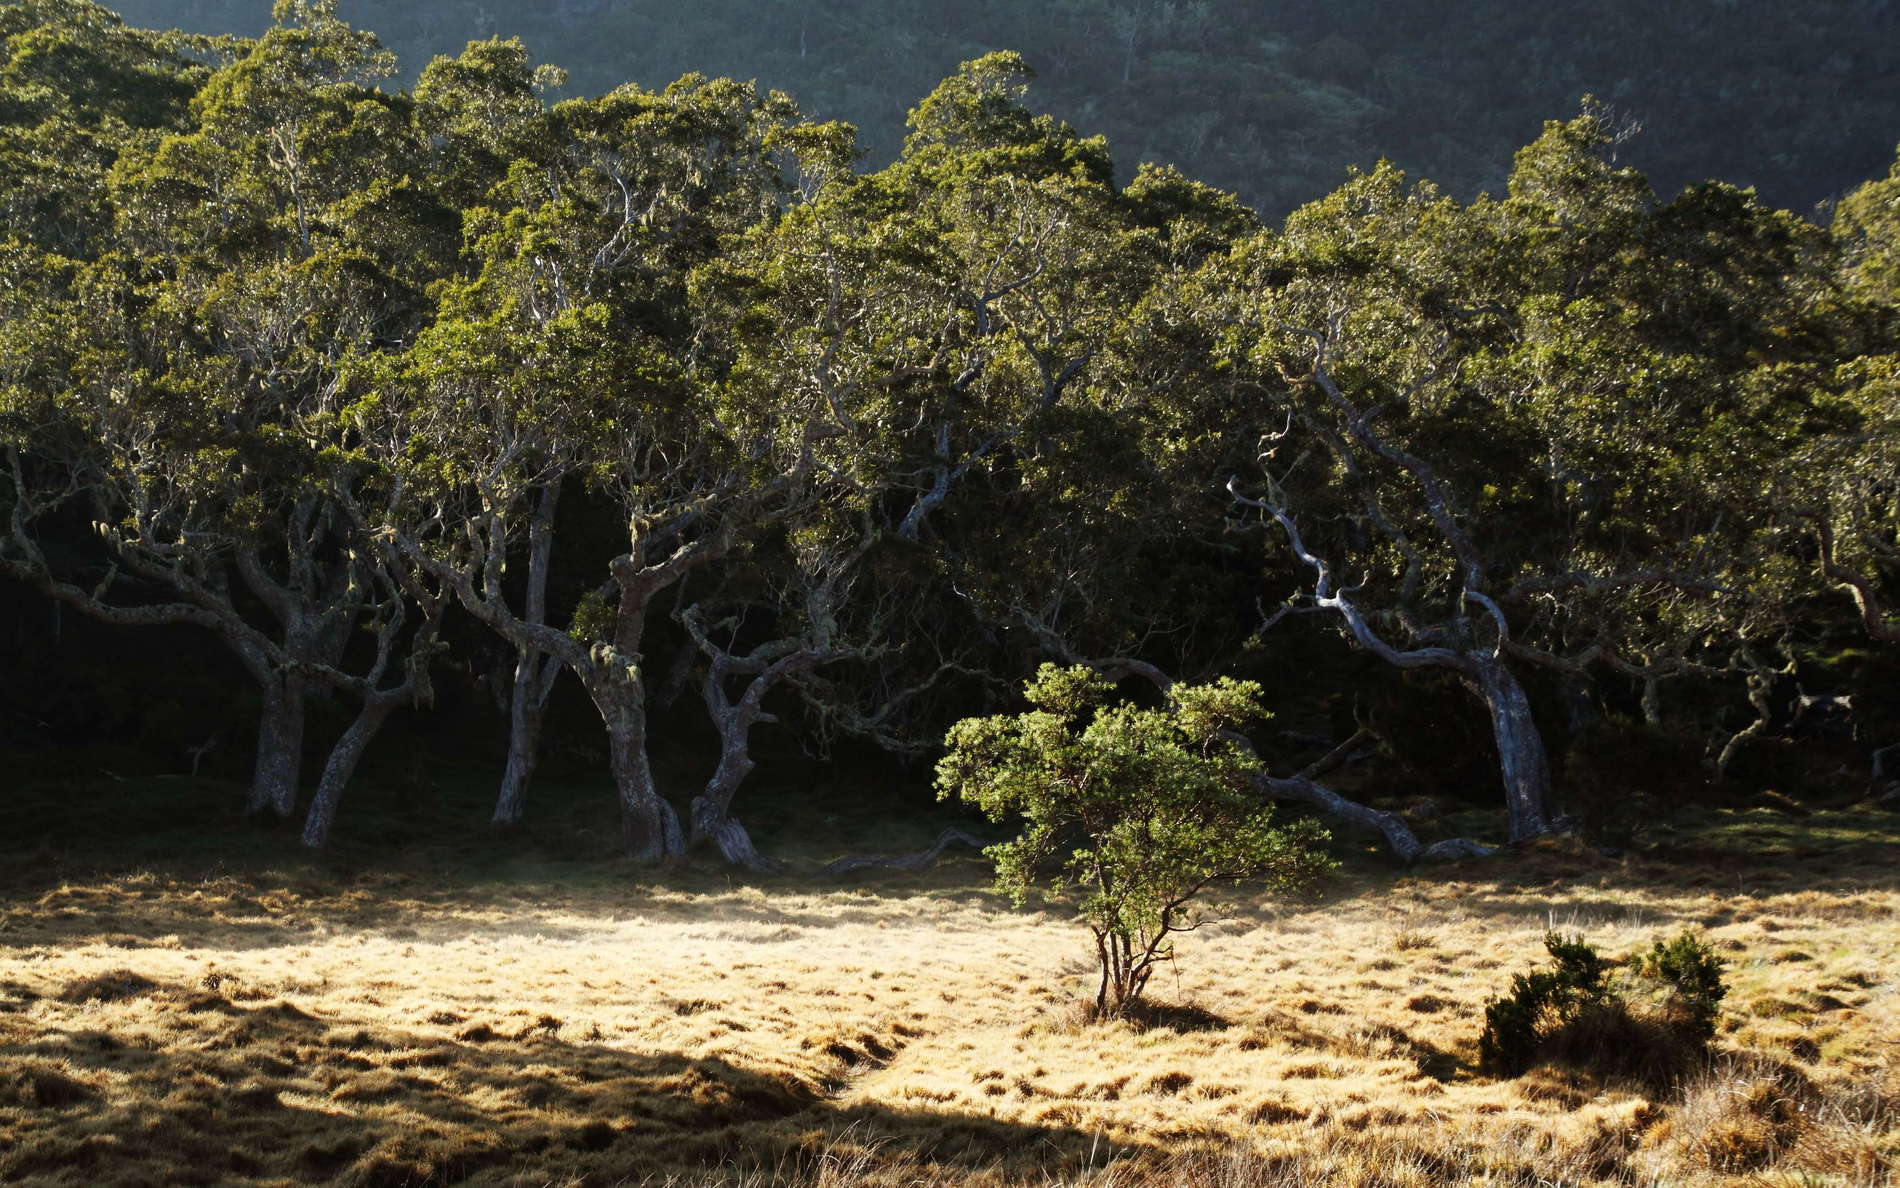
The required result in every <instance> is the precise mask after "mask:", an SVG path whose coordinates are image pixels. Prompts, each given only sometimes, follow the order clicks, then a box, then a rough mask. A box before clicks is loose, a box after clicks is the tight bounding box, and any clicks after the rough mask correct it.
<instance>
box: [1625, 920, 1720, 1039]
mask: <svg viewBox="0 0 1900 1188" xmlns="http://www.w3.org/2000/svg"><path fill="white" fill-rule="evenodd" d="M1727 965H1728V962H1726V961H1724V960H1722V959H1721V958H1720V957H1718V956H1716V954H1715V950H1714V949H1711V948H1710V947H1709V946H1708V944H1707V942H1705V941H1703V940H1702V938H1701V937H1698V936H1697V935H1696V934H1695V933H1693V932H1685V933H1683V934H1682V935H1680V936H1678V937H1676V939H1674V940H1672V941H1669V942H1667V943H1664V942H1663V941H1657V942H1656V947H1655V948H1653V949H1651V950H1650V951H1649V952H1647V953H1645V954H1643V955H1642V957H1641V959H1640V964H1639V965H1638V969H1639V970H1640V971H1641V973H1642V975H1643V976H1644V977H1646V978H1649V979H1651V980H1653V981H1656V982H1659V983H1661V984H1662V985H1663V986H1664V987H1665V988H1666V995H1667V997H1666V998H1665V999H1664V1004H1663V1009H1664V1011H1665V1012H1667V1013H1668V1014H1669V1016H1671V1019H1672V1021H1673V1022H1675V1023H1676V1024H1677V1025H1678V1026H1680V1027H1682V1028H1683V1029H1684V1030H1685V1031H1687V1032H1689V1033H1690V1034H1692V1035H1695V1036H1699V1037H1700V1038H1701V1039H1702V1041H1703V1042H1704V1043H1707V1042H1708V1041H1709V1040H1711V1039H1714V1038H1715V1016H1716V1014H1717V1013H1718V1012H1719V1011H1720V1010H1721V1002H1722V999H1723V998H1724V997H1726V996H1727V994H1728V987H1727V986H1725V985H1723V984H1722V970H1723V968H1724V967H1725V966H1727Z"/></svg>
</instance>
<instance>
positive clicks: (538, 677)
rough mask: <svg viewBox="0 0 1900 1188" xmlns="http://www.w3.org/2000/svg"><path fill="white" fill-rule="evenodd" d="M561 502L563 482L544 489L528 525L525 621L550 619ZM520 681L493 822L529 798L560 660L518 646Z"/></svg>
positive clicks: (514, 820) (516, 820)
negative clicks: (557, 513)
mask: <svg viewBox="0 0 1900 1188" xmlns="http://www.w3.org/2000/svg"><path fill="white" fill-rule="evenodd" d="M560 501H561V485H560V484H559V483H549V484H547V485H546V486H544V487H542V488H541V494H540V498H539V499H538V500H537V501H536V503H535V509H534V519H533V521H532V522H531V523H530V524H529V526H528V589H527V598H526V605H525V606H524V607H523V614H522V619H523V621H524V622H525V623H527V624H529V625H530V626H535V627H539V626H544V625H545V624H546V623H547V621H548V577H549V574H550V571H551V570H552V568H553V557H554V513H555V510H556V509H557V508H558V507H559V505H560ZM515 651H516V657H515V680H514V687H513V689H512V690H511V692H510V696H509V700H508V766H507V767H506V768H505V769H504V770H503V772H502V777H501V788H500V789H499V790H498V791H497V792H496V793H495V815H494V817H493V818H492V819H491V824H495V825H519V824H520V823H521V817H522V813H523V812H524V811H525V809H526V806H527V799H528V785H529V784H530V783H531V782H533V780H534V769H535V766H536V764H537V762H538V761H539V760H540V757H541V727H542V725H543V724H544V723H545V721H546V720H547V710H548V698H549V696H551V695H552V694H553V692H554V682H555V680H556V678H558V677H559V676H560V675H561V662H560V660H559V659H558V658H556V657H553V656H549V655H547V654H545V653H543V652H541V651H540V650H539V649H537V648H534V647H532V646H530V645H529V644H526V643H516V645H515Z"/></svg>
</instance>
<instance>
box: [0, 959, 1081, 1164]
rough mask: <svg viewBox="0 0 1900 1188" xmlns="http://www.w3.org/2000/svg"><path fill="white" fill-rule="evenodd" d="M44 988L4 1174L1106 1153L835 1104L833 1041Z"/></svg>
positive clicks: (1048, 1131)
mask: <svg viewBox="0 0 1900 1188" xmlns="http://www.w3.org/2000/svg"><path fill="white" fill-rule="evenodd" d="M59 1001H60V1003H61V1006H59V1007H52V1006H51V1004H40V1005H41V1006H42V1007H44V1008H46V1009H43V1010H42V1011H41V1012H39V1014H38V1021H37V1024H36V1025H32V1026H27V1025H24V1023H23V1021H21V1020H20V1017H19V1015H18V1014H17V1013H15V1014H13V1015H11V1016H9V1015H7V1014H0V1181H4V1182H18V1181H20V1180H27V1179H35V1178H40V1177H44V1178H47V1179H48V1180H51V1181H54V1182H61V1181H65V1182H73V1183H85V1184H134V1183H138V1184H147V1183H174V1184H190V1183H206V1184H208V1183H246V1182H264V1181H269V1182H286V1181H293V1182H302V1183H307V1182H338V1183H351V1184H367V1185H398V1184H412V1183H425V1182H426V1183H452V1182H457V1181H461V1180H465V1179H468V1178H470V1177H476V1176H479V1177H480V1178H482V1179H484V1180H486V1179H490V1178H493V1177H495V1176H496V1175H500V1174H522V1175H531V1176H533V1177H535V1178H536V1181H535V1182H548V1181H553V1182H563V1181H567V1180H575V1179H585V1180H586V1181H587V1182H590V1183H591V1182H603V1183H614V1182H620V1181H625V1180H633V1181H639V1180H640V1179H642V1178H643V1177H646V1176H649V1175H653V1174H659V1175H665V1174H670V1173H678V1174H693V1173H700V1172H704V1171H707V1170H709V1169H723V1170H725V1171H726V1172H728V1173H730V1172H735V1171H736V1172H744V1171H747V1170H752V1169H759V1170H763V1171H766V1172H776V1173H777V1174H778V1175H779V1176H780V1177H782V1178H784V1179H786V1180H789V1181H792V1182H802V1181H803V1180H804V1179H805V1178H806V1175H805V1173H807V1172H809V1171H811V1170H813V1169H814V1168H815V1167H816V1166H817V1164H818V1162H819V1161H821V1160H824V1159H833V1160H835V1159H838V1158H840V1157H841V1155H846V1156H848V1155H850V1154H851V1153H853V1152H858V1153H864V1152H870V1153H872V1154H874V1156H875V1158H877V1159H878V1160H880V1161H882V1160H887V1159H893V1158H907V1159H911V1160H914V1161H916V1162H917V1163H918V1164H920V1165H935V1166H937V1167H940V1168H945V1169H954V1170H975V1169H981V1168H990V1167H999V1168H1006V1169H1011V1170H1021V1171H1035V1170H1040V1169H1047V1168H1060V1167H1063V1166H1068V1167H1073V1168H1080V1167H1082V1166H1084V1165H1085V1163H1086V1162H1087V1161H1090V1160H1094V1161H1100V1160H1101V1159H1102V1158H1104V1157H1105V1155H1106V1154H1108V1153H1107V1152H1106V1151H1105V1150H1104V1149H1103V1147H1102V1145H1101V1144H1100V1143H1099V1141H1098V1140H1097V1138H1096V1136H1094V1135H1091V1134H1087V1133H1083V1132H1080V1131H1077V1130H1073V1129H1070V1128H1066V1127H1061V1126H1033V1125H1019V1124H1011V1123H1005V1122H1000V1121H997V1120H995V1119H992V1118H985V1117H976V1116H966V1115H957V1114H945V1113H932V1112H927V1111H921V1110H920V1111H908V1110H898V1109H890V1108H885V1107H882V1106H866V1105H855V1106H849V1107H846V1106H844V1105H842V1104H841V1103H840V1102H839V1101H838V1100H837V1096H836V1095H837V1094H838V1093H839V1092H840V1091H841V1090H842V1089H844V1088H845V1087H847V1086H848V1084H849V1083H850V1081H851V1079H852V1078H853V1077H854V1076H856V1075H859V1074H861V1073H862V1072H864V1071H866V1069H867V1067H868V1066H867V1065H863V1064H858V1063H845V1062H839V1061H831V1060H830V1059H829V1058H827V1059H826V1062H824V1063H821V1064H817V1065H814V1066H813V1067H812V1068H810V1069H802V1070H794V1069H787V1068H770V1067H747V1066H746V1065H745V1064H744V1063H743V1062H741V1061H740V1060H738V1059H736V1058H732V1057H727V1056H689V1055H684V1054H679V1053H670V1052H650V1051H631V1050H625V1049H621V1048H617V1047H612V1046H609V1045H607V1044H604V1043H601V1042H599V1041H598V1040H596V1039H594V1038H592V1037H584V1036H578V1035H574V1036H569V1035H566V1034H563V1033H562V1029H561V1025H560V1024H559V1022H558V1021H556V1020H551V1019H542V1020H539V1021H537V1022H535V1023H532V1024H529V1025H528V1026H527V1027H525V1028H522V1029H521V1030H519V1031H518V1032H516V1033H514V1034H504V1033H501V1032H498V1031H497V1030H496V1029H495V1028H494V1027H491V1026H488V1025H486V1024H474V1025H468V1026H465V1024H467V1023H468V1020H466V1019H463V1018H459V1017H455V1016H452V1015H448V1014H446V1013H442V1014H437V1015H435V1016H431V1017H430V1018H429V1019H427V1020H417V1021H416V1025H415V1026H414V1027H413V1028H398V1027H390V1026H386V1025H366V1024H364V1023H362V1022H361V1021H360V1020H351V1019H347V1018H340V1017H320V1016H317V1015H314V1014H311V1013H308V1012H306V1011H304V1010H302V1009H300V1008H299V1007H297V1006H294V1005H292V1004H290V1003H288V1002H281V1001H280V1002H272V1003H262V1004H246V1003H240V1002H233V1001H231V1000H229V999H227V998H225V997H223V996H222V995H220V994H219V993H217V991H216V990H215V989H203V988H194V987H186V986H178V985H165V984H159V983H154V982H152V981H150V980H149V979H144V978H139V977H134V976H132V975H130V974H129V973H128V974H126V975H124V976H114V975H107V976H105V977H97V978H93V979H89V980H88V981H87V982H85V983H84V984H81V983H74V985H73V986H71V987H68V988H67V991H66V992H63V993H61V994H60V995H59ZM158 1037H162V1038H158ZM860 1055H861V1054H860Z"/></svg>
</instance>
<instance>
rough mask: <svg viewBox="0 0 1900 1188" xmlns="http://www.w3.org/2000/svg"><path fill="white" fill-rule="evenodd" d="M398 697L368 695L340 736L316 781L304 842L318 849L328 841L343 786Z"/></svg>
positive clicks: (306, 822) (383, 694)
mask: <svg viewBox="0 0 1900 1188" xmlns="http://www.w3.org/2000/svg"><path fill="white" fill-rule="evenodd" d="M399 700H400V695H392V694H386V693H378V694H374V695H372V696H371V697H369V698H368V699H367V700H366V701H365V702H364V703H363V708H362V709H361V710H360V711H358V713H357V715H356V720H355V721H353V722H351V723H350V725H349V728H348V729H346V730H344V732H343V734H342V736H341V737H339V738H338V739H337V741H336V745H335V746H333V747H331V748H330V758H329V760H328V761H327V762H325V763H324V765H323V775H322V777H321V778H320V779H319V780H318V781H317V794H316V795H315V796H314V797H312V798H311V800H310V812H309V814H308V815H306V816H305V818H304V824H303V838H302V840H303V844H304V845H306V846H309V847H310V848H311V849H313V850H318V849H322V848H323V847H324V846H326V845H328V844H329V842H330V827H331V826H332V825H334V824H335V823H336V810H337V805H338V804H339V803H341V801H342V799H343V789H344V788H345V787H347V786H348V785H349V782H350V778H351V777H352V776H354V775H355V774H356V767H357V764H358V763H359V762H361V760H362V758H363V752H364V751H366V750H368V749H369V744H370V742H371V740H373V739H374V738H375V737H376V734H377V732H378V731H379V730H381V729H382V727H383V723H384V722H386V721H388V720H389V714H390V711H392V710H394V709H395V708H396V704H397V702H398V701H399Z"/></svg>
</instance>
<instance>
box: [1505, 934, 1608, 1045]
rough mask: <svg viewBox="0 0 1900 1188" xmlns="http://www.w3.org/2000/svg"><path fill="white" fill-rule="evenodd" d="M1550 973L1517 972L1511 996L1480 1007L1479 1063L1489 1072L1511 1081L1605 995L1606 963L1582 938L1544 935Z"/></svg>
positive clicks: (1544, 970) (1534, 971)
mask: <svg viewBox="0 0 1900 1188" xmlns="http://www.w3.org/2000/svg"><path fill="white" fill-rule="evenodd" d="M1544 950H1545V951H1546V952H1547V953H1549V954H1550V957H1551V962H1552V964H1551V967H1550V968H1549V969H1540V970H1533V971H1531V972H1530V973H1521V974H1517V975H1516V976H1514V977H1513V978H1512V979H1511V992H1510V993H1509V994H1507V995H1505V996H1504V997H1503V998H1496V999H1492V1000H1491V1001H1490V1002H1488V1003H1486V1004H1485V1007H1484V1032H1483V1034H1482V1035H1480V1036H1479V1037H1478V1063H1479V1065H1480V1066H1481V1067H1482V1068H1483V1069H1484V1070H1485V1071H1486V1072H1488V1073H1491V1074H1493V1075H1496V1076H1506V1077H1515V1076H1518V1075H1520V1074H1521V1073H1523V1072H1525V1071H1526V1070H1527V1069H1529V1068H1530V1067H1531V1066H1532V1065H1534V1064H1536V1063H1537V1060H1538V1058H1539V1056H1540V1054H1541V1053H1542V1051H1543V1049H1544V1047H1545V1045H1546V1043H1547V1041H1548V1040H1549V1039H1550V1037H1551V1036H1552V1035H1554V1034H1556V1033H1558V1032H1561V1031H1562V1030H1563V1029H1565V1028H1567V1027H1569V1026H1570V1025H1571V1024H1573V1023H1574V1022H1575V1021H1576V1020H1577V1018H1578V1017H1579V1015H1580V1014H1581V1013H1582V1012H1583V1010H1584V1008H1586V1007H1589V1006H1594V1005H1597V1004H1600V1003H1602V1002H1603V1001H1604V1000H1605V998H1606V996H1607V995H1608V993H1609V992H1608V990H1607V988H1606V987H1605V985H1604V978H1605V976H1606V974H1607V972H1608V969H1609V964H1608V962H1606V961H1605V960H1604V958H1603V956H1602V954H1600V953H1598V952H1597V951H1596V950H1595V949H1593V948H1591V947H1590V946H1589V945H1588V944H1586V943H1584V939H1583V938H1582V937H1581V936H1574V937H1566V936H1564V935H1563V934H1561V933H1557V932H1547V933H1545V934H1544Z"/></svg>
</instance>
